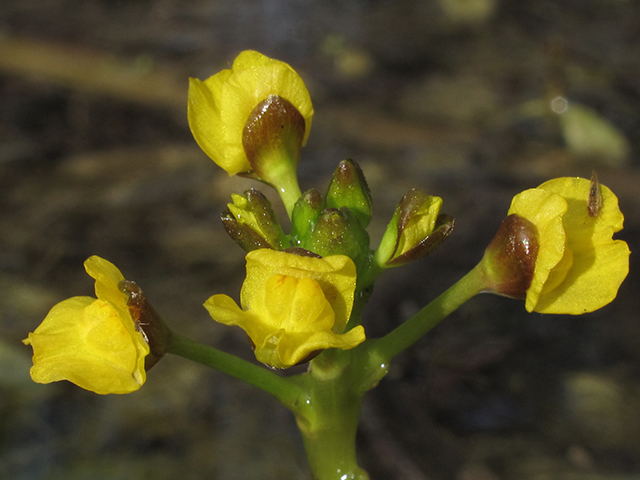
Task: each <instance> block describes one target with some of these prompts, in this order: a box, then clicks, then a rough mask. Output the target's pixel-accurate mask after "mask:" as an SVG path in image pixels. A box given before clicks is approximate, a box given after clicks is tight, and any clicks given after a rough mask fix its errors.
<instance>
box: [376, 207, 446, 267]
mask: <svg viewBox="0 0 640 480" xmlns="http://www.w3.org/2000/svg"><path fill="white" fill-rule="evenodd" d="M455 225H456V221H455V219H454V218H453V217H452V216H451V215H447V214H440V215H438V218H437V219H436V224H435V227H434V230H433V231H432V232H431V233H430V234H429V235H427V236H426V237H424V239H422V241H420V242H418V243H416V244H415V245H414V246H413V247H412V248H411V249H409V250H407V251H406V252H405V253H403V254H402V255H398V256H397V257H393V258H392V259H391V260H389V261H388V262H387V265H388V266H390V267H395V266H397V265H404V264H405V263H409V262H411V261H413V260H417V259H418V258H421V257H424V256H426V255H429V254H430V253H431V252H433V251H434V250H436V249H437V248H438V247H439V246H440V245H442V244H443V243H444V241H445V240H446V239H447V238H449V235H451V234H452V233H453V227H455Z"/></svg>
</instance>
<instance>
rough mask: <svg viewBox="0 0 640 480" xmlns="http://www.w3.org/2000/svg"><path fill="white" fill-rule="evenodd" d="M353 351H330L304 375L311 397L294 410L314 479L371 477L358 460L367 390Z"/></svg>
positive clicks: (317, 359)
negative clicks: (360, 380) (361, 386)
mask: <svg viewBox="0 0 640 480" xmlns="http://www.w3.org/2000/svg"><path fill="white" fill-rule="evenodd" d="M357 364H358V362H357V361H356V358H355V357H354V356H353V355H352V351H344V350H327V351H325V352H323V354H322V355H320V356H319V357H317V358H316V359H315V360H314V361H313V362H312V365H311V369H310V371H309V372H308V373H307V374H305V375H304V376H303V378H302V381H303V384H304V387H305V390H306V391H307V397H306V399H305V401H304V402H300V404H299V405H298V407H297V408H296V409H295V410H294V413H295V414H296V419H297V422H298V427H299V428H300V432H301V433H302V437H303V440H304V446H305V449H306V452H307V458H308V459H309V465H310V466H311V471H312V472H313V478H314V480H347V479H349V480H368V479H369V476H368V475H367V473H366V472H365V471H364V470H362V469H361V468H360V467H359V466H358V462H357V459H356V432H357V429H358V422H359V418H360V409H361V405H362V396H363V395H364V392H363V391H360V390H358V389H355V388H354V385H355V384H356V383H357V380H358V375H359V373H360V371H359V369H358V368H356V365H357Z"/></svg>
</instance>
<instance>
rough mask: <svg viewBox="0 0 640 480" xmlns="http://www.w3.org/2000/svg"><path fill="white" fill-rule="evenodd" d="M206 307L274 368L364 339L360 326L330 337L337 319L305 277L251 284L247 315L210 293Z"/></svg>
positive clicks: (276, 277)
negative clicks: (235, 328) (239, 331)
mask: <svg viewBox="0 0 640 480" xmlns="http://www.w3.org/2000/svg"><path fill="white" fill-rule="evenodd" d="M281 253H282V252H281ZM289 255H290V254H289ZM305 258H307V257H305ZM315 260H319V259H315ZM296 273H298V274H299V273H300V272H296ZM254 280H255V279H254ZM252 288H254V287H252ZM205 307H206V308H207V310H208V311H209V314H210V315H211V316H212V317H213V319H214V320H216V321H218V322H220V323H224V324H226V325H238V326H239V327H241V328H242V329H244V330H245V332H246V333H247V335H249V337H250V338H251V341H252V342H253V344H254V346H255V348H254V350H255V355H256V358H257V359H258V360H259V361H261V362H263V363H265V364H268V365H270V366H272V367H275V368H287V367H290V366H293V365H296V364H298V363H300V362H301V361H303V360H304V359H305V358H307V357H309V356H310V354H312V353H313V352H315V351H318V350H323V349H326V348H342V349H350V348H353V347H355V346H356V345H358V344H360V343H362V342H363V341H364V340H365V335H364V329H363V328H362V327H361V326H359V327H356V328H354V329H352V330H350V331H349V332H347V333H345V334H339V333H334V330H332V327H334V324H335V320H336V315H335V314H334V311H333V309H332V308H331V304H330V302H329V301H328V299H327V298H326V297H325V294H324V291H323V289H322V287H321V286H320V284H319V283H318V282H317V281H316V280H314V279H312V278H309V277H296V276H287V275H284V274H279V273H278V274H275V275H272V276H271V277H269V278H267V279H266V281H265V282H264V284H262V285H257V284H256V285H255V291H253V292H252V296H251V307H250V308H249V309H248V310H246V311H245V310H241V309H240V307H238V305H237V304H236V303H235V302H234V301H233V300H232V299H231V298H229V297H227V296H226V295H214V296H213V297H211V298H210V299H209V300H207V302H206V303H205Z"/></svg>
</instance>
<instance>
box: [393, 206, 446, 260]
mask: <svg viewBox="0 0 640 480" xmlns="http://www.w3.org/2000/svg"><path fill="white" fill-rule="evenodd" d="M441 208H442V198H440V197H434V196H431V195H429V196H428V197H427V199H426V201H425V202H424V203H423V204H422V205H420V208H419V209H418V210H417V211H416V212H415V213H413V215H412V216H411V218H410V220H409V222H407V225H406V226H405V227H404V229H403V230H402V233H401V235H400V242H399V244H398V248H397V250H396V254H395V255H394V257H398V256H400V255H402V254H403V253H406V252H408V251H409V250H411V249H412V248H414V247H415V246H416V245H418V244H419V243H420V242H422V241H423V240H424V239H425V237H427V236H428V235H430V234H431V233H432V232H433V229H434V228H435V225H436V220H437V219H438V215H439V213H440V209H441Z"/></svg>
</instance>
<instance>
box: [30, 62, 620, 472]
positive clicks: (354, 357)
mask: <svg viewBox="0 0 640 480" xmlns="http://www.w3.org/2000/svg"><path fill="white" fill-rule="evenodd" d="M313 113H314V112H313V106H312V103H311V98H310V96H309V93H308V91H307V88H306V86H305V84H304V82H303V81H302V79H301V78H300V76H299V75H298V74H297V73H296V72H295V70H293V69H292V68H291V67H290V66H289V65H287V64H286V63H283V62H280V61H278V60H274V59H271V58H268V57H266V56H264V55H261V54H260V53H257V52H255V51H245V52H242V53H241V54H240V55H239V56H238V57H237V58H236V59H235V61H234V63H233V66H232V68H231V69H227V70H223V71H221V72H219V73H218V74H216V75H214V76H212V77H211V78H209V79H207V80H205V81H204V82H203V81H200V80H197V79H191V80H190V87H189V102H188V118H189V125H190V127H191V131H192V132H193V136H194V137H195V139H196V141H197V142H198V144H199V145H200V147H201V148H202V149H203V150H204V152H206V153H207V155H208V156H209V157H211V159H212V160H213V161H214V162H215V163H216V164H217V165H218V166H219V167H221V168H223V169H224V170H225V171H226V172H227V173H228V174H229V175H230V176H233V175H242V176H245V177H250V178H253V179H255V180H258V181H259V182H261V184H262V185H266V186H268V187H269V188H273V189H274V190H275V191H276V192H277V193H278V195H279V197H280V199H281V200H282V202H283V204H284V207H285V210H286V212H287V215H288V217H289V220H290V223H291V229H290V231H289V233H285V232H284V231H283V229H282V228H281V226H280V223H279V222H278V219H277V218H276V215H275V214H274V211H273V209H272V207H271V204H270V202H269V201H268V200H267V198H266V197H265V196H264V195H263V194H262V193H261V192H260V191H259V190H257V189H250V190H247V191H246V192H244V193H243V194H234V195H232V198H231V203H229V204H228V209H227V210H226V211H225V212H224V213H223V214H222V221H223V225H224V228H225V229H226V231H227V232H228V233H229V235H230V236H231V238H232V239H233V240H235V241H236V242H237V243H238V245H240V247H242V248H243V249H244V250H245V251H246V252H247V255H246V279H245V281H244V283H243V285H242V290H241V292H240V305H238V304H236V302H235V301H234V300H232V299H231V298H230V297H228V296H226V295H220V294H218V295H213V296H212V297H211V298H209V299H208V300H206V302H205V304H204V306H205V307H206V309H207V310H208V312H209V314H210V315H211V317H212V318H213V319H214V320H215V321H216V322H219V323H222V324H224V325H235V326H238V327H240V328H242V329H243V330H244V331H245V332H246V333H247V335H248V336H249V338H250V339H251V343H252V347H253V350H254V352H255V356H256V359H257V360H258V361H259V362H261V363H262V364H264V365H266V366H267V367H269V368H264V367H263V366H260V365H257V364H254V363H251V362H247V361H245V360H242V359H240V358H238V357H236V356H234V355H231V354H228V353H225V352H222V351H220V350H218V349H215V348H212V347H210V346H207V345H204V344H201V343H198V342H196V341H193V340H190V339H188V338H186V337H184V336H182V335H180V334H178V333H176V332H174V331H173V330H171V329H170V328H169V326H168V325H167V324H166V323H165V322H164V321H163V320H162V319H161V317H160V316H159V315H158V314H157V313H156V311H155V310H154V308H153V307H152V306H151V304H150V303H149V301H148V299H147V298H146V296H145V295H144V293H143V291H142V289H141V288H140V287H139V286H138V285H137V284H135V283H134V282H132V281H129V280H126V279H125V278H124V276H123V275H122V273H121V272H120V270H118V268H116V267H115V266H114V265H113V264H112V263H110V262H108V261H107V260H105V259H103V258H100V257H98V256H92V257H90V258H89V259H87V260H86V262H85V263H84V266H85V269H86V271H87V273H88V274H89V275H90V276H91V277H93V278H94V279H95V293H96V297H97V298H92V297H73V298H70V299H67V300H64V301H62V302H60V303H58V304H57V305H55V306H54V307H53V308H52V309H51V311H50V312H49V314H48V315H47V316H46V318H45V319H44V321H43V322H42V324H41V325H40V326H39V327H38V328H37V329H36V330H35V331H34V332H33V333H29V335H28V338H27V339H25V340H24V343H25V344H28V345H31V346H32V347H33V367H32V368H31V372H30V373H31V377H32V379H33V380H34V381H35V382H38V383H50V382H55V381H59V380H68V381H70V382H73V383H75V384H76V385H78V386H79V387H81V388H84V389H87V390H91V391H93V392H95V393H98V394H111V393H118V394H122V393H130V392H134V391H136V390H138V389H139V388H140V387H142V386H143V385H144V383H145V381H146V375H147V371H148V370H149V369H150V368H151V367H152V366H153V365H154V364H155V363H156V362H158V361H159V360H160V359H161V358H162V357H163V356H164V355H165V354H167V353H170V354H174V355H179V356H182V357H185V358H187V359H190V360H193V361H195V362H199V363H201V364H203V365H206V366H208V367H211V368H213V369H216V370H219V371H221V372H224V373H227V374H229V375H231V376H234V377H236V378H238V379H240V380H244V381H245V382H248V383H250V384H252V385H254V386H255V387H257V388H259V389H261V390H263V391H265V392H267V393H269V394H271V395H273V396H274V397H275V398H277V399H278V400H279V401H280V402H281V403H282V404H283V405H284V406H285V407H287V408H288V409H289V410H291V411H292V412H293V414H294V415H295V418H296V420H297V424H298V426H299V428H300V432H301V434H302V438H303V441H304V445H305V449H306V452H307V456H308V459H309V465H310V468H311V471H312V474H313V476H314V478H315V479H316V480H349V479H358V480H364V479H367V478H369V477H368V475H367V473H366V472H365V471H364V470H363V469H362V468H360V467H359V466H358V462H357V460H356V442H355V440H356V429H357V426H358V421H359V416H360V409H361V405H362V399H363V396H364V395H365V394H366V392H367V391H369V390H371V389H372V388H374V387H375V386H376V385H377V384H378V383H379V382H380V381H381V380H382V379H383V377H384V376H385V374H386V373H387V372H388V370H389V364H390V363H391V362H392V361H393V359H394V358H395V357H396V356H397V355H399V354H401V353H402V352H403V351H404V350H406V349H407V348H409V347H410V346H411V345H413V344H414V343H415V342H416V341H417V340H419V339H420V338H421V337H422V336H423V335H425V334H426V333H427V332H429V330H431V329H432V328H433V327H434V326H435V325H437V324H438V323H439V322H440V321H441V320H442V319H444V318H445V317H447V316H448V315H449V314H450V313H451V312H453V311H454V310H456V309H457V308H458V307H459V306H460V305H462V304H463V303H464V302H466V301H467V300H469V299H470V298H472V297H473V296H475V295H477V294H478V293H481V292H493V293H496V294H500V295H504V296H508V297H512V298H515V299H520V300H523V301H524V302H525V303H524V305H525V308H526V310H527V311H529V312H532V311H535V312H540V313H548V314H561V313H564V314H572V315H580V314H583V313H587V312H592V311H594V310H597V309H599V308H601V307H603V306H604V305H607V304H608V303H610V302H611V301H612V300H613V299H614V298H615V297H616V295H617V292H618V288H619V287H620V284H621V283H622V282H623V280H624V279H625V277H626V276H627V273H628V271H629V248H628V246H627V244H626V243H625V242H623V241H621V240H614V239H613V234H614V233H615V232H618V231H619V230H621V229H622V224H623V215H622V213H621V212H620V210H619V208H618V200H617V198H616V196H615V195H614V194H613V193H612V192H611V190H609V189H608V188H607V187H605V186H604V185H601V184H599V183H598V181H597V179H596V178H592V179H590V180H587V179H583V178H556V179H553V180H550V181H548V182H546V183H544V184H542V185H540V186H539V187H537V188H532V189H530V190H526V191H524V192H522V193H519V194H518V195H516V196H515V197H514V198H513V200H512V203H511V207H510V208H509V211H508V212H507V215H506V217H505V219H504V221H503V222H502V224H501V225H500V227H499V229H498V231H497V233H496V235H495V238H494V239H493V240H492V241H491V243H490V244H489V245H488V247H487V249H486V250H485V253H484V256H483V257H482V259H481V260H480V261H479V263H478V264H477V265H476V266H475V267H473V268H472V269H471V270H470V271H469V273H467V274H466V275H465V276H464V277H462V278H461V279H460V280H459V281H458V282H457V283H455V284H454V285H452V286H451V287H450V288H449V289H448V290H446V291H445V292H444V293H442V294H441V295H440V296H439V297H437V298H436V299H435V300H433V301H432V302H431V303H429V304H428V305H426V306H424V307H423V308H422V309H421V310H420V311H418V312H417V313H416V314H415V315H413V316H412V317H411V318H409V319H408V320H406V321H405V322H404V323H402V324H401V325H400V326H398V327H397V328H395V329H394V330H392V331H390V332H389V333H387V334H386V335H384V336H383V337H380V338H368V337H367V335H366V326H367V323H366V319H363V318H362V312H363V308H364V306H365V304H366V302H367V300H368V299H369V297H370V295H371V292H372V290H373V288H372V287H373V285H374V282H375V281H376V279H377V278H378V277H379V276H380V275H381V274H383V272H384V271H385V270H387V269H389V268H394V267H399V266H402V265H404V264H406V263H408V262H411V261H413V260H415V259H417V258H420V257H422V256H424V255H427V254H429V253H431V252H433V251H434V250H435V249H437V248H438V246H439V245H440V244H442V242H444V241H445V240H446V239H447V238H448V236H449V235H450V234H451V232H452V231H453V227H454V219H453V218H452V217H451V216H449V215H446V214H442V213H440V210H441V207H442V199H441V198H439V197H436V196H432V195H428V194H427V193H425V192H423V191H422V190H417V189H414V190H411V191H409V192H408V193H407V194H406V195H405V196H404V197H403V198H402V199H401V200H400V202H399V203H398V205H397V207H396V209H395V212H394V214H393V217H392V218H391V221H390V222H389V224H388V227H387V228H386V231H385V232H384V234H383V236H382V238H381V239H380V241H379V244H378V247H377V248H375V249H372V248H371V247H370V242H369V235H368V233H367V230H366V227H367V225H368V224H369V221H370V220H371V216H372V201H371V194H370V191H369V188H368V186H367V182H366V179H365V177H364V174H363V172H362V170H361V169H360V167H359V166H358V165H357V164H356V162H354V161H353V160H344V161H342V162H340V163H339V165H338V167H337V169H336V170H335V173H334V174H333V177H332V179H331V182H330V185H329V187H328V189H327V190H326V191H325V193H324V195H323V194H321V193H320V192H319V191H318V190H316V189H311V190H308V191H306V192H301V191H300V187H299V186H298V178H297V173H296V172H297V166H298V162H299V160H300V152H301V148H302V147H303V146H304V145H305V143H306V141H307V138H308V136H309V132H310V130H311V122H312V118H313ZM301 363H308V368H307V370H306V372H304V373H299V374H295V375H289V376H283V375H278V374H276V373H275V372H274V371H273V370H274V369H277V370H281V369H287V368H289V367H292V366H294V365H299V364H301Z"/></svg>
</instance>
